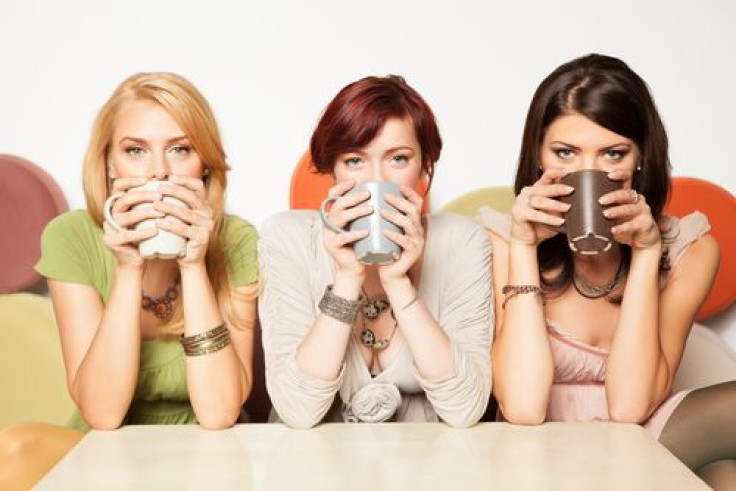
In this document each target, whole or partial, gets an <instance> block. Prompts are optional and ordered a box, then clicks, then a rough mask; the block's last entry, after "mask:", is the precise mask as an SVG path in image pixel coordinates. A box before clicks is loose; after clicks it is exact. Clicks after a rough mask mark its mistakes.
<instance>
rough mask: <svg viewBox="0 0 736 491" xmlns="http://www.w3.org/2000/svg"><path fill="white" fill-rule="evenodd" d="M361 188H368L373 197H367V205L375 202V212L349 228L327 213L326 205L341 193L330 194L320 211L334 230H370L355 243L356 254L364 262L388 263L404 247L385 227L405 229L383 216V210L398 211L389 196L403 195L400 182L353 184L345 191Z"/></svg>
mask: <svg viewBox="0 0 736 491" xmlns="http://www.w3.org/2000/svg"><path fill="white" fill-rule="evenodd" d="M362 191H368V192H369V193H370V198H368V200H366V201H365V202H364V203H362V204H365V205H371V206H373V213H371V214H370V215H368V216H364V217H360V218H357V219H355V220H353V221H352V222H350V223H348V224H347V230H346V229H341V228H340V227H338V226H336V225H335V224H334V223H332V221H330V218H329V216H328V213H327V211H326V207H327V205H328V204H329V203H331V202H333V201H335V200H336V199H338V198H339V196H328V197H327V198H326V199H325V200H324V201H323V202H322V205H321V206H320V209H319V214H320V217H321V218H322V223H324V225H325V227H327V228H329V229H330V230H332V231H333V232H335V233H338V234H339V233H341V232H346V231H350V232H353V231H356V230H368V235H367V236H366V237H365V238H363V239H361V240H358V241H356V242H355V244H353V250H354V251H355V257H356V258H357V259H358V261H360V262H361V263H363V264H367V265H371V264H387V263H391V262H394V261H396V260H397V259H399V257H401V247H399V245H398V244H396V243H395V242H393V241H391V240H390V239H389V238H388V237H386V236H385V235H384V234H383V232H384V230H393V231H395V232H398V233H403V230H402V229H401V228H400V227H399V226H398V225H396V224H394V223H391V222H389V221H388V220H386V219H385V218H383V217H382V216H381V213H380V210H382V209H383V210H392V211H398V210H397V209H396V208H394V207H393V206H391V205H390V204H388V203H387V202H386V196H388V195H389V194H392V195H394V196H401V191H399V186H398V185H397V184H394V183H392V182H365V183H362V184H358V185H357V186H355V187H353V188H352V189H351V190H350V191H348V192H347V193H346V194H354V193H359V192H362Z"/></svg>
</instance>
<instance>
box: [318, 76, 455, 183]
mask: <svg viewBox="0 0 736 491" xmlns="http://www.w3.org/2000/svg"><path fill="white" fill-rule="evenodd" d="M406 117H408V118H410V119H411V121H412V123H413V124H414V132H415V133H416V136H417V140H418V142H419V146H420V148H421V151H422V170H424V172H425V173H426V174H427V177H428V180H429V183H430V184H431V182H432V176H433V175H434V165H435V163H436V162H437V160H439V158H440V152H441V151H442V138H441V137H440V132H439V129H438V128H437V122H436V121H435V118H434V114H433V113H432V110H431V109H430V108H429V105H427V103H426V102H425V101H424V99H422V96H420V95H419V93H418V92H417V91H416V90H414V89H413V88H411V87H410V86H409V84H407V83H406V81H405V80H404V79H403V78H402V77H399V76H397V75H389V76H387V77H365V78H362V79H360V80H358V81H357V82H353V83H351V84H349V85H347V86H345V87H344V88H343V89H342V90H341V91H340V92H338V94H337V95H336V96H335V98H334V99H332V101H331V102H330V103H329V104H328V105H327V108H326V109H325V111H324V113H323V114H322V117H321V118H320V120H319V123H318V124H317V127H316V128H315V130H314V133H313V134H312V140H311V142H310V146H309V149H310V152H311V154H312V160H313V161H314V165H315V167H316V168H317V170H318V171H319V172H320V173H321V174H329V173H332V172H333V170H334V166H335V159H337V157H338V156H339V155H340V154H343V153H347V152H353V151H356V150H359V149H361V148H363V147H364V146H366V145H368V144H369V143H370V142H371V141H372V140H373V139H374V138H375V137H376V135H377V134H378V133H379V132H380V131H381V128H383V125H384V124H385V123H386V121H387V120H389V119H391V118H400V119H403V118H406Z"/></svg>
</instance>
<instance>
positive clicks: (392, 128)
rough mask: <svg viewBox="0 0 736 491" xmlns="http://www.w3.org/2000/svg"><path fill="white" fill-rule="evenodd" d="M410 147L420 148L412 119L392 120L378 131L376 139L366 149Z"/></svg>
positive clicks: (387, 121)
mask: <svg viewBox="0 0 736 491" xmlns="http://www.w3.org/2000/svg"><path fill="white" fill-rule="evenodd" d="M396 144H401V145H409V146H418V145H419V143H418V141H417V134H416V131H415V130H414V122H413V121H412V120H411V118H408V117H407V118H390V119H388V120H386V122H385V123H384V125H383V127H381V129H380V130H379V131H378V133H377V134H376V136H375V138H373V140H371V142H370V143H368V145H366V147H371V146H376V145H381V146H383V145H396Z"/></svg>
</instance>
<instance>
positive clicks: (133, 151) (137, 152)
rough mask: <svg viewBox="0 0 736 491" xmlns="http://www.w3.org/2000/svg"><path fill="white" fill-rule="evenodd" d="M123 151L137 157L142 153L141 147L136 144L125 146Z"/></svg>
mask: <svg viewBox="0 0 736 491" xmlns="http://www.w3.org/2000/svg"><path fill="white" fill-rule="evenodd" d="M125 153H127V154H128V155H130V156H132V157H138V156H140V155H142V154H143V148H141V147H139V146H137V145H133V146H130V147H127V148H126V149H125Z"/></svg>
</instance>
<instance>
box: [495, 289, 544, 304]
mask: <svg viewBox="0 0 736 491" xmlns="http://www.w3.org/2000/svg"><path fill="white" fill-rule="evenodd" d="M501 293H503V294H504V295H505V298H504V300H503V303H502V304H501V308H503V309H505V308H506V303H507V302H508V301H509V300H511V299H512V298H514V297H515V296H516V295H520V294H524V293H536V294H537V295H539V298H541V299H542V306H545V305H547V295H545V294H544V290H542V288H541V287H539V286H537V285H505V286H504V287H503V288H502V289H501Z"/></svg>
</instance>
